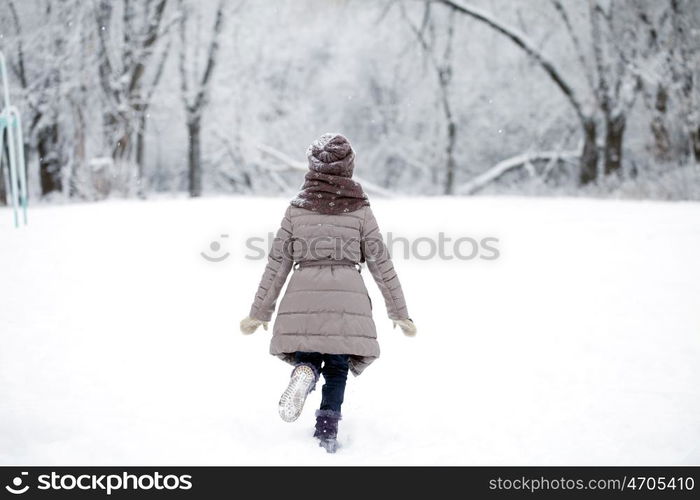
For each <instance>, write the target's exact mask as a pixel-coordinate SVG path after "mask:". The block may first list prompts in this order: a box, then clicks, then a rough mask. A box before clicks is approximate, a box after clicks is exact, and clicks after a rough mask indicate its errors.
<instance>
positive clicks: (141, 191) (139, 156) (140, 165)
mask: <svg viewBox="0 0 700 500" xmlns="http://www.w3.org/2000/svg"><path fill="white" fill-rule="evenodd" d="M145 150H146V113H145V112H141V115H140V116H139V123H138V130H137V132H136V168H137V176H138V177H137V179H136V182H137V183H138V185H137V189H136V190H137V193H138V196H139V198H145V197H146V176H145V175H144V161H145Z"/></svg>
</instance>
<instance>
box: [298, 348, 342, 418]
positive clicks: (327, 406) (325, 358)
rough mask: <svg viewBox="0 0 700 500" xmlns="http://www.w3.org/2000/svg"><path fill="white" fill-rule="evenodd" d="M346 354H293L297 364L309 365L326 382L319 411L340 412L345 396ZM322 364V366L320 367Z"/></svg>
mask: <svg viewBox="0 0 700 500" xmlns="http://www.w3.org/2000/svg"><path fill="white" fill-rule="evenodd" d="M349 358H350V356H348V355H347V354H321V353H320V352H302V351H297V352H295V353H294V359H295V361H296V362H297V363H309V364H311V365H313V366H314V368H316V372H317V373H320V374H322V375H323V379H324V380H325V381H326V383H325V384H323V388H322V389H321V409H322V410H333V411H337V412H340V407H341V406H342V404H343V398H344V396H345V382H346V381H347V379H348V359H349ZM322 363H323V365H322Z"/></svg>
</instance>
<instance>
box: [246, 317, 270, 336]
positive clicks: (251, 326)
mask: <svg viewBox="0 0 700 500" xmlns="http://www.w3.org/2000/svg"><path fill="white" fill-rule="evenodd" d="M260 325H262V327H263V328H264V329H265V330H267V321H260V320H259V319H255V318H251V317H250V316H246V317H245V318H243V319H242V320H241V333H243V335H250V334H251V333H254V332H255V330H257V329H258V327H259V326H260Z"/></svg>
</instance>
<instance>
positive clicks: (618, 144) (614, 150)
mask: <svg viewBox="0 0 700 500" xmlns="http://www.w3.org/2000/svg"><path fill="white" fill-rule="evenodd" d="M626 124H627V118H626V116H625V115H624V114H619V115H617V116H614V117H610V119H609V120H608V121H607V123H606V132H605V175H610V174H612V173H615V172H619V171H620V168H621V167H622V140H623V137H624V135H625V125H626Z"/></svg>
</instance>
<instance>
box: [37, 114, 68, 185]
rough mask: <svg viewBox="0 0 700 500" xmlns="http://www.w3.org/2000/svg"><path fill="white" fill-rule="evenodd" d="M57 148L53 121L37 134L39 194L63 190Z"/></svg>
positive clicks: (55, 129) (56, 125)
mask: <svg viewBox="0 0 700 500" xmlns="http://www.w3.org/2000/svg"><path fill="white" fill-rule="evenodd" d="M58 151H59V148H58V124H57V123H53V124H51V125H49V126H48V127H44V128H42V129H41V130H40V131H39V133H38V134H37V152H38V154H39V179H40V181H41V195H42V196H46V195H47V194H49V193H53V192H54V191H59V192H60V191H62V190H63V182H62V178H61V159H60V157H59V153H58Z"/></svg>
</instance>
